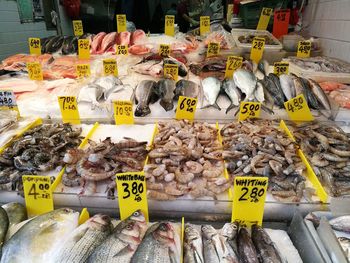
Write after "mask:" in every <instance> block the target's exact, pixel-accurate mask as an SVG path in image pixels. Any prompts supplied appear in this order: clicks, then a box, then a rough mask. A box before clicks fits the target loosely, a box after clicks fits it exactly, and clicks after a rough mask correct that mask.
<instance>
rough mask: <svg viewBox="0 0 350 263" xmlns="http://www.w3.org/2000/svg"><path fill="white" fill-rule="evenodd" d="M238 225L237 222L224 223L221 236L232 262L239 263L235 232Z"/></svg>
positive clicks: (236, 232)
mask: <svg viewBox="0 0 350 263" xmlns="http://www.w3.org/2000/svg"><path fill="white" fill-rule="evenodd" d="M238 228H239V225H238V223H237V222H234V223H226V224H225V225H224V226H223V227H222V229H221V236H222V238H223V240H224V243H225V245H226V247H227V249H228V253H229V256H230V258H231V261H232V262H233V263H239V262H240V260H239V257H238V248H237V234H238Z"/></svg>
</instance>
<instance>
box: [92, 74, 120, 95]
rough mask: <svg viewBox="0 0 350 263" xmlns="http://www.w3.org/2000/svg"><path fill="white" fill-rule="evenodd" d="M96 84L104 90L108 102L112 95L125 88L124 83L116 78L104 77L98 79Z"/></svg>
mask: <svg viewBox="0 0 350 263" xmlns="http://www.w3.org/2000/svg"><path fill="white" fill-rule="evenodd" d="M93 83H94V84H96V85H99V86H101V87H102V88H103V98H104V100H107V99H108V98H109V96H110V95H111V94H112V93H116V92H118V91H120V90H122V89H123V88H124V86H123V82H122V81H121V80H120V79H119V78H117V77H115V76H112V75H110V76H104V77H100V78H98V79H96V80H95V81H94V82H93Z"/></svg>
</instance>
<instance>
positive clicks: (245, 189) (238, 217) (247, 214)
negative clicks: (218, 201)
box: [232, 176, 268, 226]
mask: <svg viewBox="0 0 350 263" xmlns="http://www.w3.org/2000/svg"><path fill="white" fill-rule="evenodd" d="M267 184H268V178H267V177H250V176H244V177H235V181H234V188H233V208H232V222H234V221H238V222H240V223H241V224H243V225H246V226H251V225H253V224H258V225H261V223H262V219H263V215H264V206H265V199H266V191H267Z"/></svg>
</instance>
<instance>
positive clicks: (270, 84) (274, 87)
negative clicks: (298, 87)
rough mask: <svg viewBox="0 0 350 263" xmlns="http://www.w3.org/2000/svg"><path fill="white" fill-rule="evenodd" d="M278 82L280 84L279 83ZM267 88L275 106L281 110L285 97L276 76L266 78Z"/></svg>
mask: <svg viewBox="0 0 350 263" xmlns="http://www.w3.org/2000/svg"><path fill="white" fill-rule="evenodd" d="M277 81H278V83H277ZM265 87H266V89H267V90H268V91H269V93H270V94H271V95H272V97H273V99H274V102H275V105H277V106H278V107H280V108H283V107H284V101H285V97H284V94H283V91H282V89H281V87H280V84H279V80H278V78H277V79H276V78H275V75H273V74H269V76H266V77H265Z"/></svg>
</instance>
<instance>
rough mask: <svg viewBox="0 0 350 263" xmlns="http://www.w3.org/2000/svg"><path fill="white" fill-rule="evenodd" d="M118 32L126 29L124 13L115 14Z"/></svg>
mask: <svg viewBox="0 0 350 263" xmlns="http://www.w3.org/2000/svg"><path fill="white" fill-rule="evenodd" d="M117 29H118V33H120V32H125V31H126V15H117Z"/></svg>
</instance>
